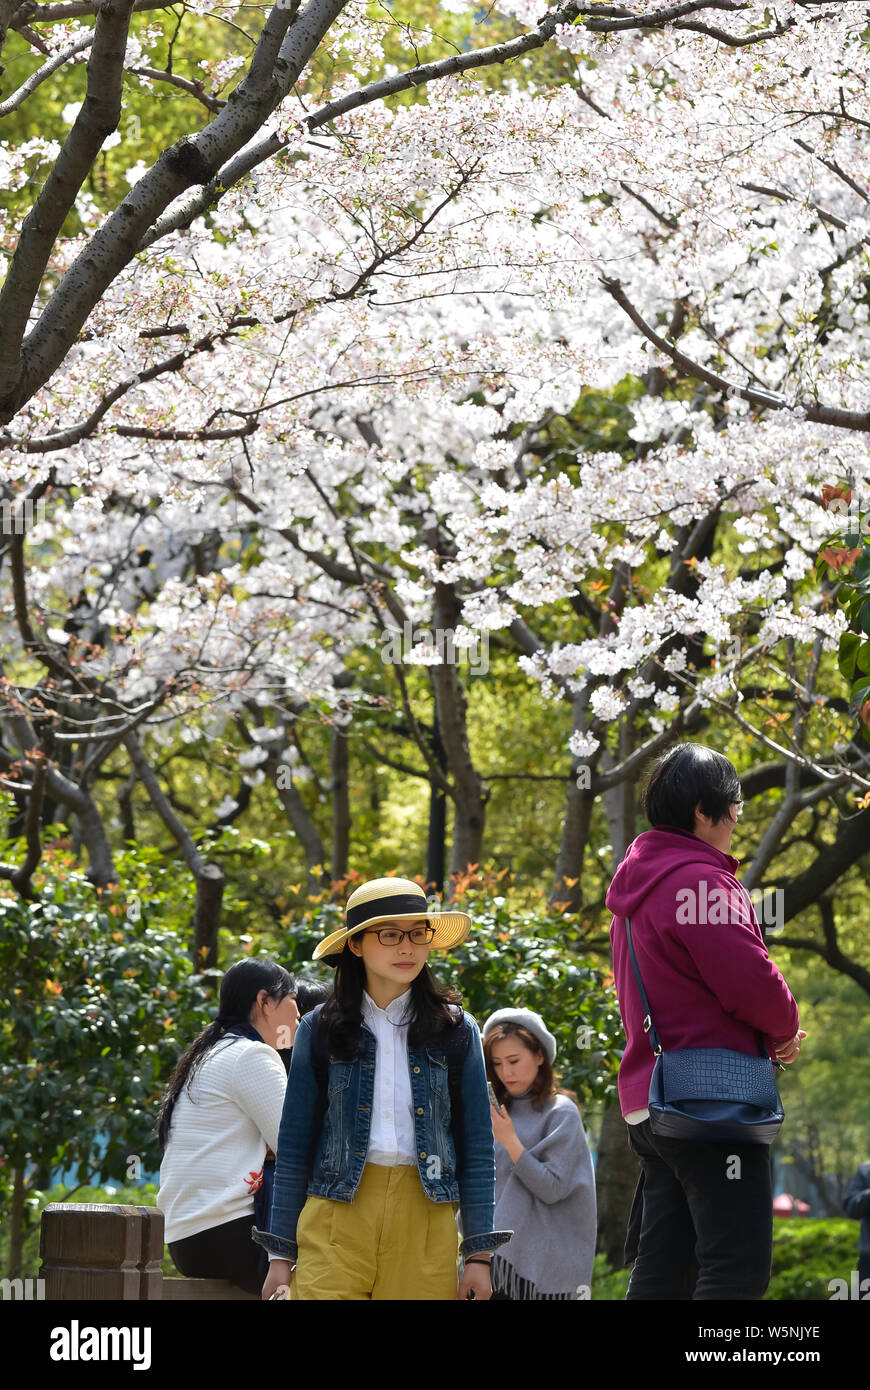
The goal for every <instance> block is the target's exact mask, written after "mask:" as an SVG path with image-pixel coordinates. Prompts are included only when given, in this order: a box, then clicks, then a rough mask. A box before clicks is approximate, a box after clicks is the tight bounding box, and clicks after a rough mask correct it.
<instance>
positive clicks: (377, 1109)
mask: <svg viewBox="0 0 870 1390" xmlns="http://www.w3.org/2000/svg"><path fill="white" fill-rule="evenodd" d="M410 1016H411V990H410V988H408V989H406V990H405V993H404V994H400V995H399V997H398V999H394V1000H393V1002H392V1003H391V1004H388V1005H387V1007H386V1008H385V1009H379V1008H378V1006H377V1004H376V1003H375V1001H374V1000H373V999H372V998H371V996H370V995H369V994H368V993H367V992H366V991H365V990H363V1022H364V1023H365V1025H366V1027H367V1028H370V1029H371V1031H372V1032H373V1033H374V1035H375V1042H376V1044H377V1051H376V1054H375V1093H374V1099H373V1101H372V1126H371V1131H370V1133H369V1147H368V1152H367V1154H366V1162H367V1163H379V1164H382V1165H383V1167H385V1168H398V1167H400V1166H402V1165H407V1164H415V1163H416V1162H417V1142H416V1136H415V1133H414V1102H413V1098H412V1096H411V1077H410V1073H409V1070H408V1026H409V1023H410Z"/></svg>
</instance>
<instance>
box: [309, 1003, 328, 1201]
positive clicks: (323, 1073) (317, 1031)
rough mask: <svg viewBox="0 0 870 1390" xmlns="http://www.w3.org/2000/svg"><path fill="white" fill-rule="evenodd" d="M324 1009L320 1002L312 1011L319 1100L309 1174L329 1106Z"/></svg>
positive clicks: (313, 1123) (312, 1052) (312, 1125)
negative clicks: (322, 1014) (322, 1013)
mask: <svg viewBox="0 0 870 1390" xmlns="http://www.w3.org/2000/svg"><path fill="white" fill-rule="evenodd" d="M322 1009H323V1005H322V1004H318V1005H317V1007H316V1008H315V1009H313V1010H312V1012H311V1067H312V1070H313V1072H314V1079H315V1081H316V1082H317V1100H316V1101H315V1102H314V1116H313V1119H312V1122H311V1142H310V1144H309V1148H308V1173H309V1176H310V1175H311V1174H312V1173H313V1172H314V1155H315V1154H316V1153H317V1145H318V1143H319V1142H320V1132H321V1130H322V1129H323V1121H324V1119H325V1118H326V1112H327V1109H328V1108H329V1040H328V1038H327V1032H326V1028H325V1027H324V1026H323V1019H322V1016H321V1011H322Z"/></svg>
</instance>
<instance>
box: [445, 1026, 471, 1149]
mask: <svg viewBox="0 0 870 1390" xmlns="http://www.w3.org/2000/svg"><path fill="white" fill-rule="evenodd" d="M470 1042H471V1029H470V1028H469V1026H468V1023H467V1022H466V1020H465V1018H464V1017H463V1019H462V1022H461V1023H458V1024H457V1025H456V1027H455V1028H451V1030H450V1032H449V1033H448V1035H447V1039H446V1042H445V1044H444V1051H445V1053H446V1056H447V1093H448V1095H449V1097H450V1128H451V1131H452V1133H453V1147H454V1149H455V1150H456V1168H457V1171H458V1172H461V1171H462V1166H463V1161H464V1158H465V1144H464V1135H465V1126H464V1123H463V1121H464V1117H465V1107H464V1105H463V1101H462V1069H463V1067H464V1066H465V1058H466V1057H467V1055H468V1045H469V1043H470Z"/></svg>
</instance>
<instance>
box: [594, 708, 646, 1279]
mask: <svg viewBox="0 0 870 1390" xmlns="http://www.w3.org/2000/svg"><path fill="white" fill-rule="evenodd" d="M633 746H634V731H633V730H632V729H630V728H628V726H627V725H623V726H622V727H621V728H620V731H619V749H618V752H617V757H618V759H619V761H620V762H622V760H623V759H624V758H627V757H628V756H629V754H630V753H631V752H632V749H633ZM602 762H603V770H605V771H607V770H609V769H610V768H612V767H613V766H614V765H615V762H616V759H614V758H613V756H612V755H611V754H609V753H605V755H604V757H603V759H602ZM635 799H636V798H635V783H634V780H633V779H628V778H626V780H625V781H623V782H619V783H617V785H616V786H615V787H609V788H608V789H607V790H606V791H605V792H604V805H605V810H606V813H607V823H608V826H609V828H610V843H611V846H612V851H613V858H612V867H613V870H614V871H615V870H616V868H617V866H618V865H619V864H621V863H622V860H623V859H624V857H625V852H626V850H627V849H628V846H629V844H630V843H631V841H632V840H633V839H634V835H635V816H636V812H635ZM597 1172H598V1175H599V1179H598V1249H599V1250H602V1251H604V1253H605V1254H606V1255H607V1258H608V1260H609V1261H610V1263H611V1264H612V1265H613V1266H614V1267H615V1268H617V1269H618V1268H620V1267H621V1265H622V1264H623V1246H624V1244H625V1234H626V1230H627V1227H628V1218H629V1215H630V1214H631V1203H632V1199H633V1197H634V1190H635V1187H636V1186H637V1177H638V1174H639V1172H640V1163H639V1162H638V1160H637V1158H636V1157H635V1155H634V1153H633V1152H632V1150H631V1149H629V1147H628V1133H627V1126H626V1124H625V1121H624V1120H623V1118H622V1113H621V1111H620V1108H619V1103H618V1102H615V1103H614V1104H613V1105H612V1106H610V1108H609V1109H608V1110H606V1111H605V1112H604V1119H603V1121H602V1125H601V1141H600V1145H599V1150H598V1169H597Z"/></svg>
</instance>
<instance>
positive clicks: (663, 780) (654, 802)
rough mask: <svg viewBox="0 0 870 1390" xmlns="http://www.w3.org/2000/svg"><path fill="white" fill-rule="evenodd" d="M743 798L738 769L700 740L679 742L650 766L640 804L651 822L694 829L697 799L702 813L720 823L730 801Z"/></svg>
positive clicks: (728, 808) (715, 822) (726, 813)
mask: <svg viewBox="0 0 870 1390" xmlns="http://www.w3.org/2000/svg"><path fill="white" fill-rule="evenodd" d="M742 800H743V798H742V796H741V792H740V779H739V777H738V776H737V770H736V768H735V767H734V764H733V763H732V762H729V760H728V759H727V758H726V757H725V756H724V754H722V753H717V752H716V750H715V749H714V748H707V747H705V746H704V744H702V743H678V744H677V746H676V747H675V748H672V749H671V750H670V751H669V752H668V753H666V754H665V755H664V757H662V758H659V760H658V762H657V763H656V764H655V766H654V767H653V769H652V771H651V773H650V775H649V777H648V778H647V782H646V786H645V787H644V789H643V796H642V805H643V809H644V813H645V815H646V818H647V820H648V821H649V823H650V825H652V826H658V825H674V826H676V827H677V828H678V829H679V830H694V828H695V808H696V807H697V805H698V803H699V802H700V804H701V810H702V811H703V813H704V815H705V816H710V818H711V819H712V821H713V824H714V825H719V824H720V822H721V821H723V820H724V819H725V817H726V816H727V815H728V813H729V810H730V808H731V804H732V802H734V801H742Z"/></svg>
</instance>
